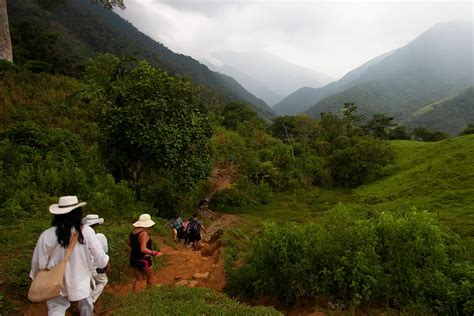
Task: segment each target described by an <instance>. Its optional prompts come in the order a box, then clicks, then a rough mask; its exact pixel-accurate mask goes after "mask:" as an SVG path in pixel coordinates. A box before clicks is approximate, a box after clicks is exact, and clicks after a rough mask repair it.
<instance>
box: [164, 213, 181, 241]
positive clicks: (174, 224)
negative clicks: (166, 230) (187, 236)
mask: <svg viewBox="0 0 474 316" xmlns="http://www.w3.org/2000/svg"><path fill="white" fill-rule="evenodd" d="M167 226H171V230H172V232H173V240H174V242H179V241H180V240H181V239H184V233H185V232H184V223H183V220H182V219H181V217H180V216H179V214H178V213H174V215H173V218H172V219H171V220H170V221H169V222H168V223H166V224H165V225H164V226H163V227H167Z"/></svg>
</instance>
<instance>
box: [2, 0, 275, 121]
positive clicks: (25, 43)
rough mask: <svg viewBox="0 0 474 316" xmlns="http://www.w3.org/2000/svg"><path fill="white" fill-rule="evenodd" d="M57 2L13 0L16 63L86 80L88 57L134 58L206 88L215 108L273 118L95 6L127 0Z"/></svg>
mask: <svg viewBox="0 0 474 316" xmlns="http://www.w3.org/2000/svg"><path fill="white" fill-rule="evenodd" d="M40 2H41V1H40ZM42 2H45V3H48V2H53V1H49V0H48V1H42ZM54 2H55V5H53V6H48V5H43V6H40V4H38V1H36V0H22V1H15V0H13V1H12V0H8V14H9V21H10V24H11V27H10V33H11V37H12V45H13V54H14V56H15V63H17V64H19V65H24V66H28V67H34V68H35V69H40V70H41V71H48V72H52V73H61V74H67V75H72V76H80V73H81V70H82V68H83V64H84V59H85V58H90V57H94V56H95V55H96V54H99V53H112V54H115V55H117V56H120V57H125V56H131V57H133V58H136V59H138V60H147V61H148V62H149V63H150V64H151V65H153V66H154V67H159V68H160V69H162V70H164V71H166V72H167V73H169V74H173V75H176V76H182V77H185V78H189V79H191V80H192V82H193V83H194V84H196V85H200V86H202V87H201V88H202V89H201V94H202V96H203V97H204V98H206V99H207V100H208V103H209V104H211V103H213V102H215V101H216V100H217V102H219V103H225V102H228V101H230V100H232V101H238V102H245V103H247V104H249V105H250V106H251V107H252V108H253V109H254V110H256V111H258V112H259V113H260V114H261V115H262V116H265V117H271V116H272V115H273V110H272V109H271V108H269V107H268V106H267V105H266V104H265V103H264V102H263V101H262V100H260V99H258V98H256V97H255V96H254V95H252V94H251V93H249V92H248V91H246V90H245V89H243V88H242V86H240V84H239V83H237V82H236V81H235V80H234V79H233V78H231V77H228V76H224V75H222V74H219V73H216V72H212V71H210V70H209V69H208V68H207V67H206V66H204V65H202V64H200V63H199V62H198V61H196V60H194V59H193V58H191V57H189V56H184V55H181V54H178V53H174V52H172V51H171V50H169V49H168V48H166V47H165V46H164V45H162V44H160V43H157V42H156V41H154V40H153V39H151V38H150V37H148V36H146V35H145V34H143V33H141V32H140V31H138V30H137V29H136V28H135V27H134V26H133V25H132V24H130V23H129V22H127V21H125V20H124V19H122V18H121V17H120V16H119V15H117V14H116V13H114V12H113V11H112V10H108V9H104V8H101V7H100V6H94V5H91V2H95V3H101V4H107V3H111V4H116V5H119V6H120V3H122V1H121V0H120V1H105V0H104V1H102V0H101V1H89V0H75V1H54ZM125 5H126V1H125Z"/></svg>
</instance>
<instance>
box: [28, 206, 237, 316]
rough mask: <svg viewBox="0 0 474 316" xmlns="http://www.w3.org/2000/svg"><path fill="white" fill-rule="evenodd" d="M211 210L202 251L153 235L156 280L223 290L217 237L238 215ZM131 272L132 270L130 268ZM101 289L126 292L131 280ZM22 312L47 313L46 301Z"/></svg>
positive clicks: (97, 307)
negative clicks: (156, 250) (156, 248)
mask: <svg viewBox="0 0 474 316" xmlns="http://www.w3.org/2000/svg"><path fill="white" fill-rule="evenodd" d="M214 214H215V215H217V216H218V218H217V219H216V220H215V221H213V222H212V223H211V224H210V225H209V227H207V229H206V232H207V233H206V234H203V235H202V241H203V243H202V245H203V246H202V248H201V251H193V250H192V249H191V248H190V247H189V246H188V247H187V246H185V245H184V243H183V242H181V243H177V244H174V245H173V244H171V246H170V241H169V240H166V241H165V240H164V239H163V238H161V237H157V236H152V238H153V240H154V242H156V243H157V244H158V246H159V247H160V250H161V252H162V253H163V256H162V257H159V258H157V259H155V260H161V261H162V262H163V264H164V266H163V267H160V268H159V269H158V271H157V273H156V274H155V278H156V279H155V281H156V283H157V284H170V285H180V284H182V283H185V285H188V286H193V287H206V288H211V289H214V290H216V291H219V292H221V291H222V289H223V288H224V286H225V282H226V280H225V273H224V265H223V262H222V259H221V249H220V248H221V241H220V240H219V237H220V236H221V235H222V232H223V230H224V229H225V228H227V227H231V226H234V225H236V224H237V223H238V221H239V219H238V217H236V216H234V215H229V214H217V213H214ZM213 236H214V237H213ZM169 238H170V237H169ZM130 274H132V272H131V271H130ZM206 274H207V275H206ZM193 276H194V277H193ZM104 291H105V292H107V293H111V294H113V295H125V294H128V293H131V292H132V284H131V283H130V284H109V285H107V286H106V288H105V290H104ZM98 303H99V304H97V305H96V311H97V312H99V313H101V312H103V310H104V309H105V310H106V307H105V306H101V304H100V299H99V301H98ZM23 315H47V307H46V304H31V305H29V306H28V308H27V309H26V310H25V311H24V313H23Z"/></svg>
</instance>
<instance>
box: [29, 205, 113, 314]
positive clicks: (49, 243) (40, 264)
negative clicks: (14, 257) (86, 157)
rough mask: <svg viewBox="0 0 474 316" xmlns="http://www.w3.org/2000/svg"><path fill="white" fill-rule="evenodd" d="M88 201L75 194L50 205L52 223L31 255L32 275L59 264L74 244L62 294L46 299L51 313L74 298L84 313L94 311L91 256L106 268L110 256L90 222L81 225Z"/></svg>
mask: <svg viewBox="0 0 474 316" xmlns="http://www.w3.org/2000/svg"><path fill="white" fill-rule="evenodd" d="M85 205H86V202H80V203H79V200H78V198H77V197H76V196H62V197H60V198H59V202H58V203H57V204H52V205H50V206H49V212H50V213H51V214H53V221H52V223H51V226H52V227H50V228H48V229H47V230H45V231H44V232H43V233H42V234H41V236H40V237H39V239H38V242H37V243H36V247H35V250H34V252H33V258H32V259H31V271H30V277H31V278H32V279H34V278H35V276H36V274H37V273H38V271H39V270H44V269H48V270H50V269H52V268H54V267H55V266H56V265H58V264H59V263H60V262H61V261H62V260H63V258H64V255H65V253H66V249H67V248H68V246H69V243H71V246H73V248H72V253H71V256H70V257H69V260H68V262H67V265H66V269H65V272H64V282H63V286H62V288H61V292H60V295H59V296H57V297H55V298H52V299H50V300H48V301H46V304H47V306H48V315H65V314H66V310H67V309H68V308H69V306H70V302H71V301H77V305H78V308H79V312H80V315H81V316H82V315H92V312H93V309H94V306H93V302H92V296H91V286H90V282H91V279H92V270H93V269H92V264H91V258H92V259H93V260H94V264H95V266H97V267H99V268H101V269H104V270H105V269H106V268H107V266H108V263H109V256H108V255H107V254H106V253H105V251H104V249H103V247H102V245H101V244H100V241H99V239H98V238H97V236H96V234H95V232H94V230H93V229H92V228H90V227H89V226H88V225H82V207H83V206H85ZM76 240H77V243H76Z"/></svg>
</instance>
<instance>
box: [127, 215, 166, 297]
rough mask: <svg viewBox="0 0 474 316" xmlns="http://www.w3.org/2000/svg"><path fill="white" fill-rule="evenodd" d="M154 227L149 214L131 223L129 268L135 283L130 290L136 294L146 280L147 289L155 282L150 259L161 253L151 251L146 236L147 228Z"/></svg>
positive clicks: (148, 237) (150, 245) (150, 242)
mask: <svg viewBox="0 0 474 316" xmlns="http://www.w3.org/2000/svg"><path fill="white" fill-rule="evenodd" d="M153 225H155V222H154V221H152V220H151V217H150V214H142V215H140V218H139V219H138V221H137V222H135V223H133V229H132V231H131V232H130V240H129V245H130V247H131V253H130V266H131V267H132V268H133V274H134V276H135V281H134V283H133V287H132V290H133V291H134V292H138V291H139V290H140V288H141V285H142V282H143V280H144V279H145V278H146V281H147V285H148V287H151V286H153V284H154V282H155V273H154V271H153V267H152V260H151V259H152V257H156V256H160V255H161V252H159V251H154V250H153V242H152V241H151V238H150V236H149V235H148V228H150V227H152V226H153Z"/></svg>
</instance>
